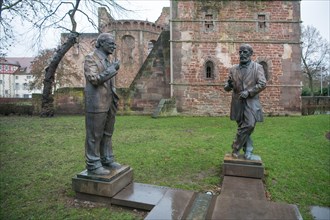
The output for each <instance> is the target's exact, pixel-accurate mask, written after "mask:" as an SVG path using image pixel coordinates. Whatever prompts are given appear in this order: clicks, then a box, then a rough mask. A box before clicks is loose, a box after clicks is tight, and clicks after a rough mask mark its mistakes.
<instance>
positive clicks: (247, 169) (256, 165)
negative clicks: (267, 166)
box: [223, 155, 264, 179]
mask: <svg viewBox="0 0 330 220" xmlns="http://www.w3.org/2000/svg"><path fill="white" fill-rule="evenodd" d="M223 174H224V175H225V176H240V177H249V178H260V179H261V178H263V177H264V166H263V165H262V161H261V159H260V160H244V159H242V158H238V159H234V158H232V157H231V156H229V155H226V156H225V159H224V163H223Z"/></svg>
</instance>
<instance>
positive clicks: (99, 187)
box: [72, 166, 133, 197]
mask: <svg viewBox="0 0 330 220" xmlns="http://www.w3.org/2000/svg"><path fill="white" fill-rule="evenodd" d="M132 181H133V170H132V169H131V168H130V167H129V166H122V167H121V168H119V169H116V170H111V173H110V174H109V175H93V174H89V173H88V171H87V170H84V171H83V172H81V173H79V174H77V176H76V177H73V178H72V188H73V190H74V191H75V192H77V193H86V194H91V195H97V196H103V197H113V196H114V195H116V194H117V193H118V192H119V191H120V190H122V189H123V188H124V187H126V186H127V185H129V184H130V183H131V182H132Z"/></svg>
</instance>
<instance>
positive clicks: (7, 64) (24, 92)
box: [0, 57, 41, 98]
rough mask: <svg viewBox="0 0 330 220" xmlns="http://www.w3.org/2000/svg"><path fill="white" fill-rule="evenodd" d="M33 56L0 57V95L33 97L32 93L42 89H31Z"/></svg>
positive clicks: (6, 96) (39, 91)
mask: <svg viewBox="0 0 330 220" xmlns="http://www.w3.org/2000/svg"><path fill="white" fill-rule="evenodd" d="M33 59H34V58H33V57H8V58H0V97H3V98H32V93H41V90H30V89H29V85H30V82H31V81H32V80H33V75H32V74H31V68H30V66H31V62H32V61H33Z"/></svg>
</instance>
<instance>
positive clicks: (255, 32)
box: [171, 1, 301, 115]
mask: <svg viewBox="0 0 330 220" xmlns="http://www.w3.org/2000/svg"><path fill="white" fill-rule="evenodd" d="M171 10H172V18H171V27H172V29H171V42H172V43H171V50H172V54H173V56H172V58H171V61H173V62H172V75H173V77H172V79H171V80H172V81H171V85H172V90H171V92H172V94H173V97H175V98H176V101H177V109H178V111H179V112H182V113H184V114H189V115H223V114H228V111H229V105H228V104H229V103H230V96H229V95H228V94H227V93H225V92H224V90H223V84H224V82H225V81H226V79H227V75H228V69H229V68H230V67H231V66H232V65H233V64H237V63H238V62H239V60H238V48H239V46H240V44H242V43H249V44H250V45H251V46H252V47H253V49H254V51H255V52H254V56H253V58H252V59H253V60H255V61H257V62H259V63H261V64H262V65H263V66H264V69H265V72H266V78H267V80H268V85H267V89H266V90H265V91H263V92H262V95H261V102H262V105H263V106H264V111H265V112H266V113H269V114H287V113H289V114H292V113H298V112H300V105H301V100H300V93H301V71H300V57H301V49H300V1H172V6H171Z"/></svg>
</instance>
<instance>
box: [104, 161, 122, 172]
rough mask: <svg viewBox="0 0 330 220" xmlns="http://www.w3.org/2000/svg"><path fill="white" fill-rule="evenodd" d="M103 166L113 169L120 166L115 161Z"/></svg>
mask: <svg viewBox="0 0 330 220" xmlns="http://www.w3.org/2000/svg"><path fill="white" fill-rule="evenodd" d="M103 166H104V167H106V168H108V169H114V170H116V169H119V168H121V164H120V163H117V162H112V163H107V164H103Z"/></svg>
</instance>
